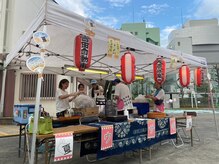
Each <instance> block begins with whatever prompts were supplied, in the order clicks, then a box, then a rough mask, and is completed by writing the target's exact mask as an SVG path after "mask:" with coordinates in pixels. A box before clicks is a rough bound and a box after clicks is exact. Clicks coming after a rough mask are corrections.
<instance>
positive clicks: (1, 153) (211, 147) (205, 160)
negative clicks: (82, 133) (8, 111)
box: [0, 113, 219, 164]
mask: <svg viewBox="0 0 219 164" xmlns="http://www.w3.org/2000/svg"><path fill="white" fill-rule="evenodd" d="M216 118H217V121H218V122H219V114H217V115H216ZM194 121H196V125H197V127H196V129H197V132H198V134H199V136H200V138H201V141H200V142H197V141H194V146H193V147H191V145H190V143H185V145H184V146H183V147H181V148H178V149H177V148H175V147H174V146H173V145H171V144H165V145H160V144H157V145H155V146H154V147H153V150H152V160H149V155H148V151H144V152H143V163H147V164H157V163H162V164H185V163H190V164H218V163H219V140H218V137H217V133H216V130H215V124H214V120H213V114H210V113H200V114H198V117H197V119H196V120H194ZM2 127H3V126H2V125H1V126H0V128H1V129H2ZM13 127H14V130H15V131H17V130H18V129H19V127H18V126H17V127H16V126H10V127H8V129H10V128H13ZM6 129H7V128H6ZM9 131H10V130H9ZM8 133H10V132H8ZM0 145H1V149H0V164H2V163H4V164H20V163H22V162H23V159H22V158H18V137H6V138H5V137H4V138H0ZM79 150H80V145H79V144H75V145H74V157H73V159H71V160H66V161H62V162H56V163H62V164H70V163H85V164H86V163H89V162H87V161H86V158H85V157H82V158H80V157H79ZM22 157H23V154H22ZM138 157H139V155H138V153H134V156H133V153H132V152H128V153H126V156H125V155H124V154H122V155H117V156H113V157H110V158H108V159H106V160H103V161H97V162H96V163H98V164H112V163H120V164H134V163H139V159H138ZM38 163H44V162H43V155H40V156H39V160H38ZM51 163H53V162H52V161H51Z"/></svg>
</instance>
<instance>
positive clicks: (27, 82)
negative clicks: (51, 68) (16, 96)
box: [20, 73, 56, 100]
mask: <svg viewBox="0 0 219 164" xmlns="http://www.w3.org/2000/svg"><path fill="white" fill-rule="evenodd" d="M37 80H38V75H37V74H32V73H22V74H21V83H20V100H34V99H35V98H36V91H37ZM55 94H56V75H55V74H44V75H43V81H42V86H41V94H40V97H41V99H45V100H50V99H55Z"/></svg>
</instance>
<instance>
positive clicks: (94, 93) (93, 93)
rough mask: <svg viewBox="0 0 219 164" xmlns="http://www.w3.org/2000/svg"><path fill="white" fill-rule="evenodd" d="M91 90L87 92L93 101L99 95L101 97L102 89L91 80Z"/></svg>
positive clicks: (95, 81)
mask: <svg viewBox="0 0 219 164" xmlns="http://www.w3.org/2000/svg"><path fill="white" fill-rule="evenodd" d="M91 85H92V88H91V89H90V91H89V96H90V97H91V98H93V99H95V98H96V97H97V96H99V95H103V91H104V90H103V87H102V86H100V85H98V84H97V80H91Z"/></svg>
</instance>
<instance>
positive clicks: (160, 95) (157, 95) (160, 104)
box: [145, 83, 165, 112]
mask: <svg viewBox="0 0 219 164" xmlns="http://www.w3.org/2000/svg"><path fill="white" fill-rule="evenodd" d="M154 87H155V88H156V91H155V92H154V94H153V95H147V96H145V97H146V98H151V99H152V100H153V101H154V104H155V109H154V111H155V112H164V97H165V92H164V90H163V89H162V87H161V84H158V83H155V84H154Z"/></svg>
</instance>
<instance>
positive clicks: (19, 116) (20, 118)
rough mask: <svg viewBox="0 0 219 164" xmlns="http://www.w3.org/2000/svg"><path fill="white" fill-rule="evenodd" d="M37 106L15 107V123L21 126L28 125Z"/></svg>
mask: <svg viewBox="0 0 219 164" xmlns="http://www.w3.org/2000/svg"><path fill="white" fill-rule="evenodd" d="M34 110H35V105H32V104H26V105H14V111H13V114H14V121H15V122H17V123H20V124H27V123H28V119H29V117H30V116H31V115H32V114H33V113H34Z"/></svg>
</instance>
